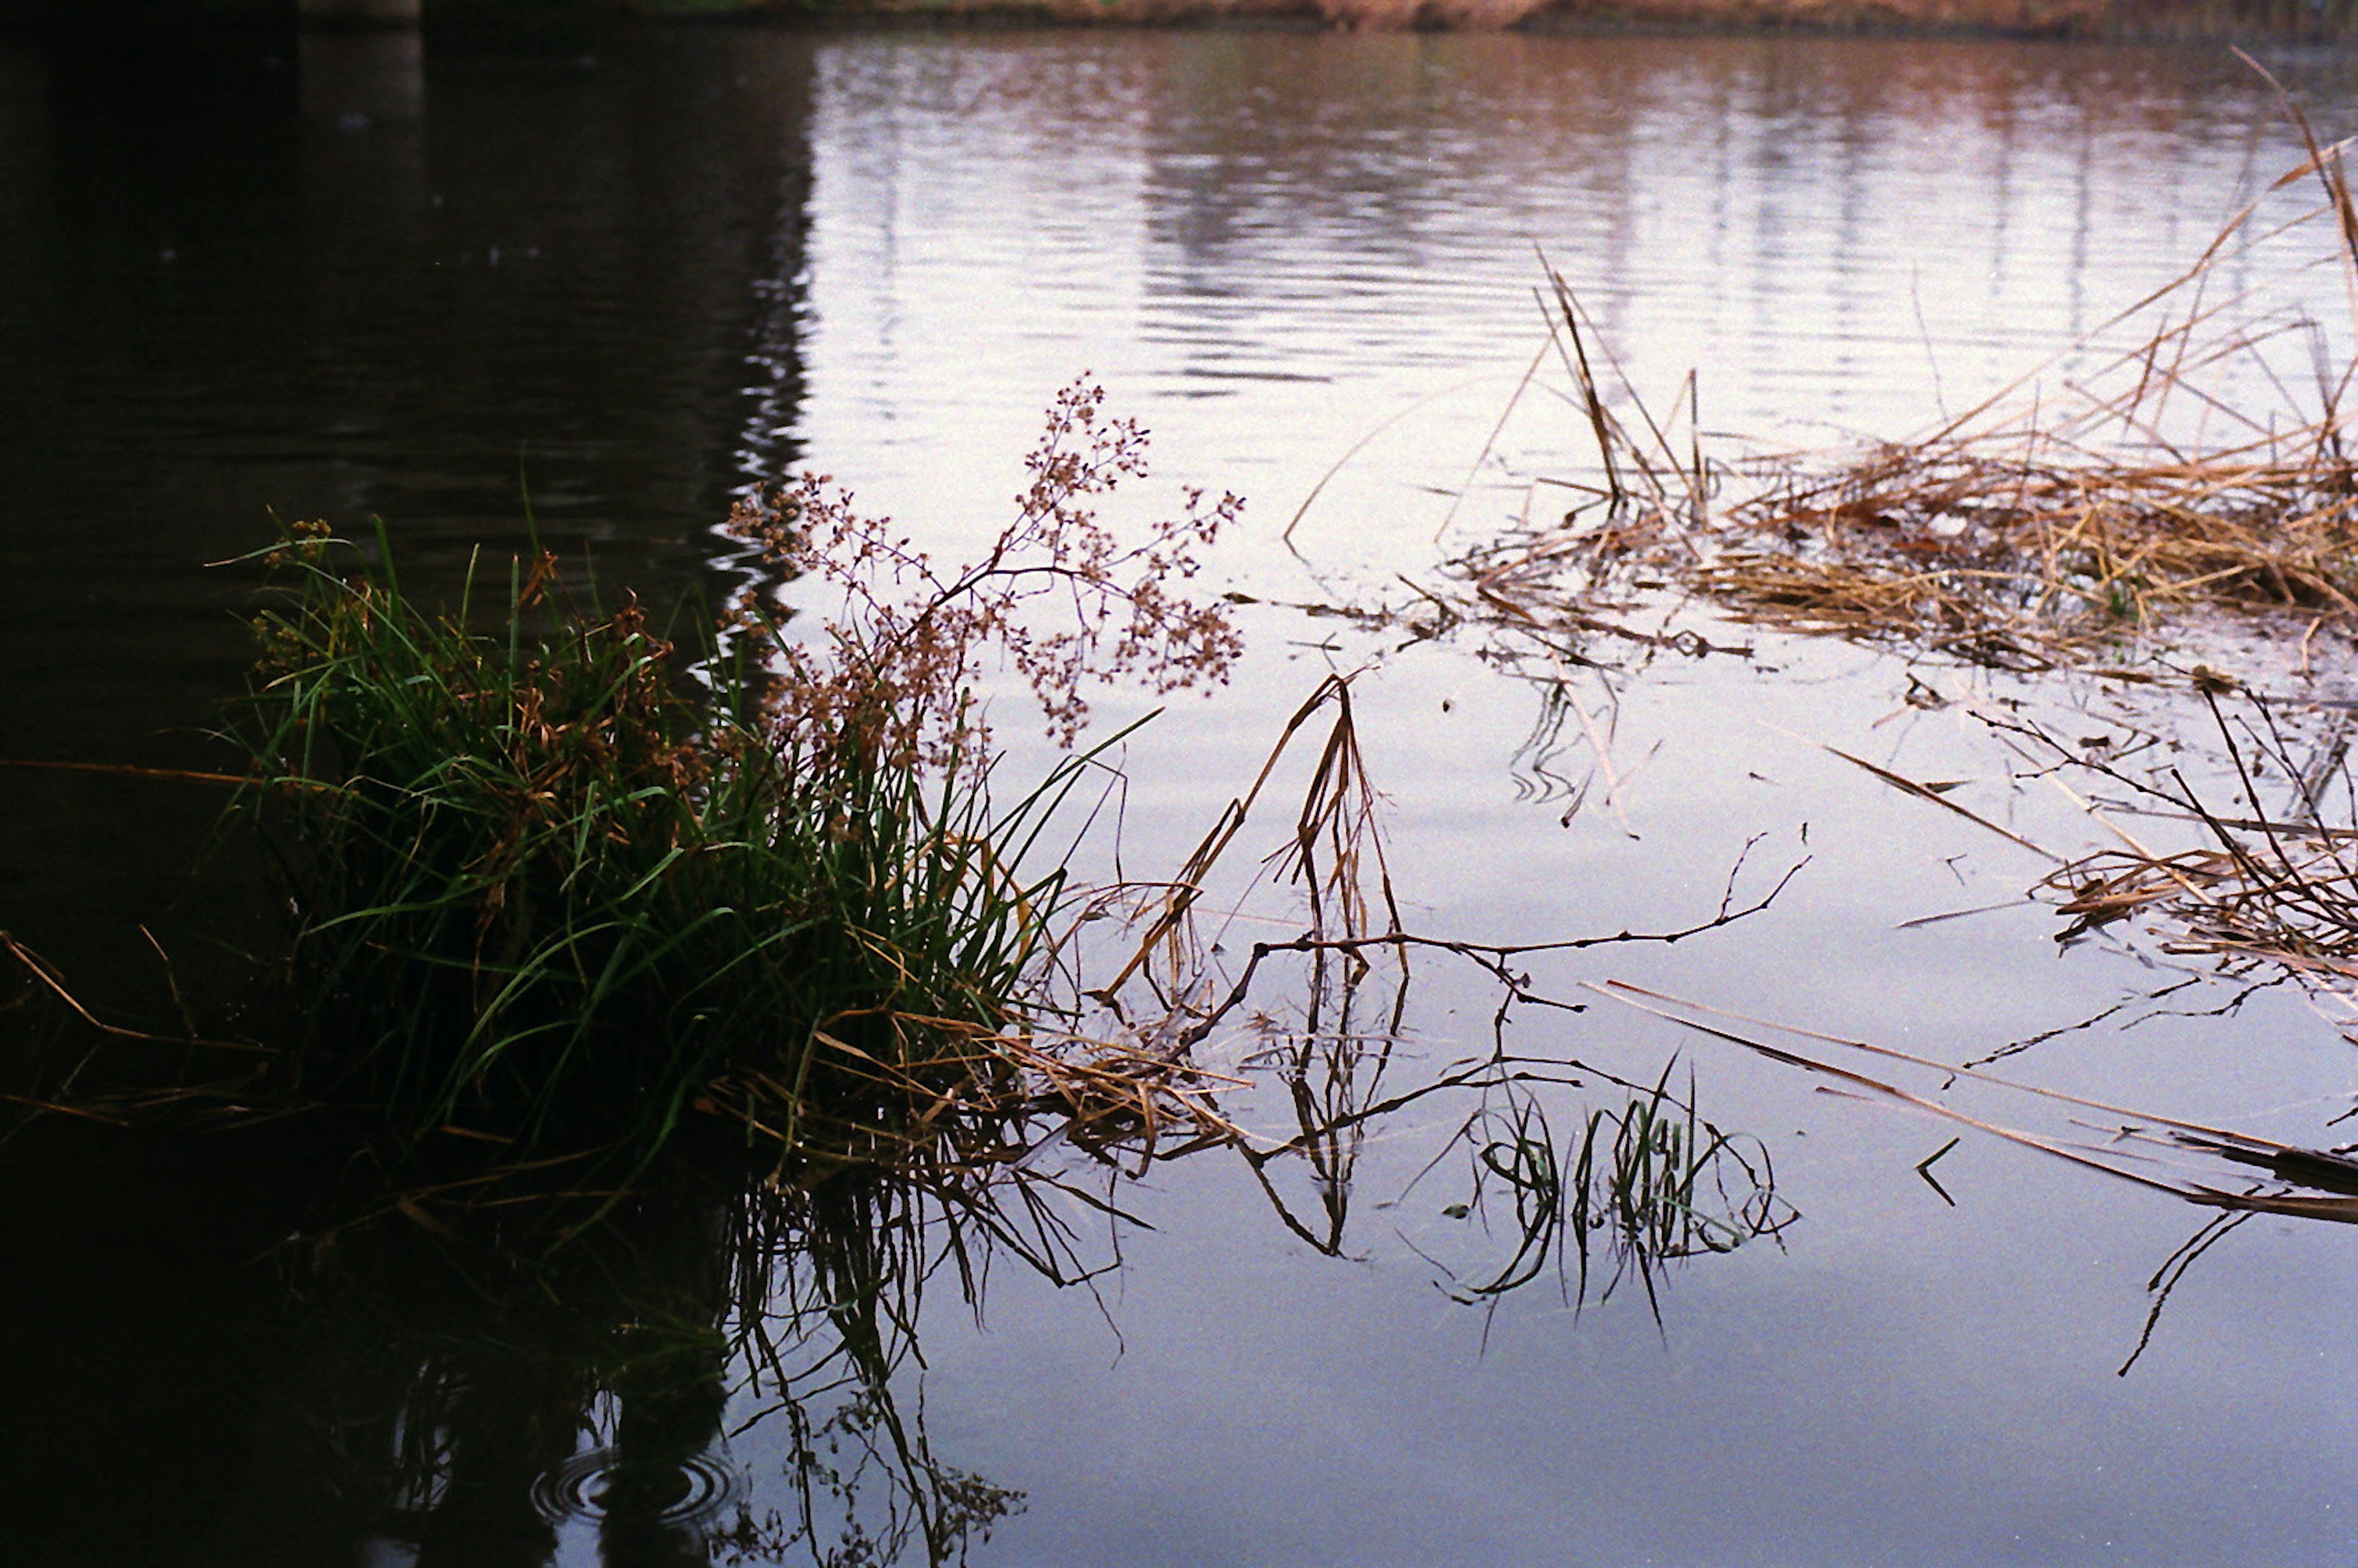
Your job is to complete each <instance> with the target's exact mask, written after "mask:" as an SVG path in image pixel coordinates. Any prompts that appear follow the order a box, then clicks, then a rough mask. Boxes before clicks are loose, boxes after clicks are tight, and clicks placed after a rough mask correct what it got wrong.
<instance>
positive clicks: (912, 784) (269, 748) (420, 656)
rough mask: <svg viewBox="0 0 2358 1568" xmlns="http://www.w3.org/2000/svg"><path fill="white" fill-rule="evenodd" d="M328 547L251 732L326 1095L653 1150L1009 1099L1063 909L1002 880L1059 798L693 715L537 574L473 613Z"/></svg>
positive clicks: (294, 582)
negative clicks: (914, 1102)
mask: <svg viewBox="0 0 2358 1568" xmlns="http://www.w3.org/2000/svg"><path fill="white" fill-rule="evenodd" d="M335 548H336V546H333V545H332V544H331V543H330V541H328V540H327V539H326V538H325V537H324V536H323V535H321V534H320V533H319V532H316V531H314V532H310V533H306V534H301V535H297V536H296V537H295V538H294V539H293V540H292V541H291V542H290V544H289V546H287V548H284V549H282V550H280V551H278V552H276V559H277V562H278V564H279V566H280V567H281V568H282V572H283V574H284V581H285V585H286V587H287V589H288V592H289V600H288V602H287V603H286V604H285V606H284V607H282V608H278V609H274V610H272V611H269V612H267V613H265V615H263V616H262V617H261V618H260V621H259V622H258V630H259V633H260V635H261V638H262V642H263V646H264V650H265V656H264V660H263V663H262V666H261V670H260V674H259V677H258V679H257V682H256V684H255V687H254V692H253V695H252V697H251V699H250V701H249V702H248V703H247V705H246V707H245V708H244V711H243V723H242V724H240V725H239V726H238V727H237V729H236V733H237V735H238V736H239V738H240V739H241V741H243V743H244V744H245V746H246V747H247V749H248V750H249V751H250V752H251V765H252V770H253V780H254V782H253V784H251V786H250V787H249V790H248V798H249V801H250V804H251V805H252V806H254V808H255V809H256V810H257V812H258V814H259V815H260V816H261V818H262V820H263V821H264V822H265V824H266V826H267V829H268V831H269V834H270V837H271V838H272V841H273V842H274V843H275V844H276V846H278V847H279V848H280V849H281V851H282V859H283V862H284V865H285V867H286V871H287V879H288V890H289V894H290V901H291V906H292V909H293V911H294V914H295V919H296V929H295V932H294V935H293V940H292V943H291V945H290V947H289V957H288V960H287V965H286V971H285V979H286V980H287V984H286V985H285V986H284V988H283V990H284V994H285V996H286V997H287V999H289V1000H290V1001H291V1003H292V1004H293V1006H294V1008H295V1011H297V1013H298V1014H299V1016H300V1019H301V1022H302V1025H303V1027H302V1028H301V1030H300V1042H301V1048H300V1049H299V1050H298V1051H297V1052H296V1053H295V1059H296V1060H297V1063H298V1064H299V1071H300V1072H302V1073H303V1074H305V1075H306V1076H307V1077H308V1083H307V1086H306V1087H307V1088H308V1090H309V1091H310V1092H312V1093H314V1094H317V1095H319V1096H322V1097H326V1098H334V1099H338V1100H345V1101H364V1102H366V1103H370V1104H373V1105H382V1106H384V1107H386V1108H389V1109H391V1110H393V1111H394V1112H395V1113H396V1114H397V1115H398V1116H399V1117H400V1118H401V1119H404V1120H405V1121H406V1122H409V1123H412V1124H414V1125H416V1126H417V1127H419V1128H432V1127H436V1126H439V1125H443V1124H446V1123H454V1122H455V1123H460V1124H463V1125H467V1126H470V1127H477V1128H482V1129H484V1130H492V1131H496V1132H498V1133H500V1134H502V1135H503V1136H527V1137H529V1136H536V1135H538V1134H540V1133H542V1132H545V1131H546V1130H549V1129H551V1128H552V1127H555V1126H557V1125H560V1124H561V1125H563V1126H565V1127H567V1128H568V1130H573V1131H579V1130H580V1129H581V1127H582V1126H583V1125H584V1124H590V1125H593V1126H595V1127H596V1128H597V1129H598V1130H600V1131H607V1132H613V1133H617V1134H638V1135H642V1136H653V1137H656V1138H660V1137H662V1136H665V1135H666V1134H668V1133H669V1131H671V1130H673V1129H674V1128H675V1127H676V1124H677V1123H678V1122H679V1120H680V1119H681V1118H682V1117H683V1116H684V1115H685V1114H686V1113H687V1112H688V1111H689V1110H690V1109H691V1108H694V1107H697V1106H698V1104H699V1102H701V1104H702V1105H703V1107H704V1108H707V1109H722V1110H726V1111H729V1112H731V1113H733V1114H736V1115H738V1116H740V1117H741V1118H742V1119H745V1120H747V1121H749V1122H752V1123H753V1124H755V1125H760V1126H765V1127H768V1128H770V1129H771V1130H775V1131H778V1132H779V1133H780V1135H781V1136H791V1129H792V1119H793V1118H795V1116H797V1115H798V1114H799V1113H800V1110H801V1108H802V1106H803V1105H804V1103H805V1102H806V1100H809V1099H811V1098H814V1097H817V1098H823V1099H825V1100H826V1101H827V1103H828V1104H830V1105H831V1106H837V1107H840V1106H842V1105H844V1104H846V1103H847V1102H851V1101H857V1100H859V1099H860V1098H863V1097H867V1098H873V1097H874V1096H876V1095H878V1094H880V1093H885V1092H889V1091H890V1090H892V1088H893V1087H896V1086H897V1087H903V1088H907V1087H917V1086H922V1085H925V1084H928V1083H931V1084H936V1085H938V1084H940V1083H941V1082H942V1081H943V1080H945V1079H946V1078H947V1079H957V1080H969V1079H977V1078H980V1079H983V1080H986V1081H987V1080H988V1079H989V1078H990V1076H991V1075H992V1074H993V1072H994V1071H996V1070H1000V1069H999V1067H998V1065H997V1064H996V1061H995V1056H994V1052H993V1049H992V1042H994V1041H995V1040H998V1039H999V1038H1000V1037H1001V1035H1002V1034H1003V1033H1007V1032H1010V1031H1013V1030H1018V1029H1020V1027H1021V1018H1020V1012H1021V1009H1020V1008H1019V1006H1018V1004H1017V998H1018V997H1019V996H1020V995H1021V994H1022V990H1023V986H1024V979H1025V975H1026V970H1027V968H1028V967H1029V966H1031V964H1032V963H1033V960H1034V958H1035V957H1038V956H1039V955H1040V953H1041V952H1042V950H1043V946H1044V941H1045V937H1046V932H1047V928H1048V922H1049V921H1050V919H1051V918H1052V917H1053V916H1054V914H1055V911H1056V910H1057V908H1058V906H1059V903H1060V895H1061V893H1062V891H1063V887H1064V877H1063V873H1062V871H1057V870H1051V871H1047V872H1046V873H1044V875H1041V876H1038V877H1036V878H1033V880H1031V881H1022V880H1020V879H1019V878H1018V877H1017V875H1016V874H1015V873H1014V872H1013V871H1012V870H1011V864H1010V860H1011V854H1012V850H1011V848H1010V847H1011V846H1014V845H1016V844H1017V843H1018V841H1019V839H1020V838H1021V836H1022V832H1023V830H1024V827H1025V824H1026V822H1027V820H1029V819H1031V818H1033V816H1036V814H1037V810H1038V808H1039V807H1040V806H1042V804H1043V803H1044V800H1045V798H1046V797H1045V796H1044V795H1033V796H1031V797H1029V798H1028V799H1027V800H1026V801H1025V802H1024V803H1022V805H1021V806H1018V807H1017V808H1016V809H1015V810H1014V811H1013V812H1011V813H1010V814H1007V815H1004V816H994V815H993V813H992V810H991V807H990V802H989V799H988V795H987V792H986V791H985V789H984V788H983V777H982V773H981V771H980V770H979V769H974V768H965V767H957V766H952V767H948V768H946V769H941V770H938V771H934V772H930V773H929V772H926V771H924V770H918V769H914V768H910V767H906V766H900V765H895V764H894V762H893V761H892V759H890V758H887V757H883V756H881V755H880V754H878V753H877V752H875V751H874V750H873V749H871V748H863V747H862V746H860V745H859V744H856V743H854V742H851V741H843V740H840V739H836V740H832V741H831V740H830V738H829V737H827V736H826V735H822V734H818V733H816V732H814V731H812V730H807V729H804V728H798V727H795V726H791V725H784V726H782V725H779V724H776V723H774V722H771V721H770V720H769V719H768V717H767V713H766V710H765V709H764V708H763V705H762V703H761V702H760V701H759V700H758V698H757V696H756V695H755V691H754V689H753V687H751V686H749V685H748V684H746V683H741V682H731V681H730V680H728V679H726V678H723V679H721V680H720V681H719V684H718V686H717V688H716V689H714V690H711V691H709V692H698V691H696V690H694V689H693V688H692V687H689V686H688V685H687V683H686V680H685V677H684V674H683V671H682V670H681V668H680V667H679V662H678V660H677V658H676V653H675V650H674V648H673V646H672V644H671V643H668V642H666V641H665V640H664V639H662V638H661V637H659V636H657V635H656V633H654V631H653V630H652V629H651V628H650V626H649V624H648V622H647V619H646V617H645V615H644V612H643V611H641V610H640V609H639V607H638V606H637V605H636V604H635V603H634V602H631V601H627V600H626V601H625V602H624V603H623V604H622V607H621V608H620V609H617V610H614V611H601V610H599V609H597V608H594V607H585V606H584V605H583V604H581V603H580V602H579V601H577V600H575V599H574V598H573V597H572V596H570V595H569V594H568V592H566V591H565V590H564V589H562V588H561V587H560V585H559V584H558V582H557V577H556V562H555V560H554V558H553V557H546V556H544V557H542V558H541V559H540V561H539V562H538V563H537V564H536V565H535V566H534V567H533V568H531V569H530V570H529V571H528V572H518V573H517V574H515V575H514V577H512V579H511V582H510V584H509V591H508V592H507V594H506V595H505V599H504V602H503V605H502V606H501V607H500V609H499V611H497V612H496V613H494V614H492V615H490V616H487V617H479V616H476V615H474V614H473V613H472V612H471V609H470V608H469V607H466V606H463V605H462V607H461V608H460V610H459V611H456V612H454V613H451V614H448V615H438V614H435V613H432V612H429V611H427V610H425V609H424V608H421V607H420V606H419V605H417V604H416V603H415V602H413V601H412V600H409V599H408V598H406V596H405V595H404V594H403V593H402V591H401V589H400V588H399V585H398V583H397V581H396V579H395V578H394V577H393V575H392V574H391V573H390V571H384V572H371V571H368V570H365V569H359V568H353V569H351V570H338V569H335V568H334V567H332V566H331V564H330V552H331V551H332V550H334V549H335ZM468 597H469V598H470V599H472V598H473V597H474V596H473V594H472V593H470V595H469V596H468ZM478 620H481V621H483V622H486V624H483V625H481V626H479V625H477V624H476V623H475V622H477V621H478ZM724 1082H726V1083H727V1084H728V1085H730V1086H732V1087H731V1088H730V1090H729V1091H727V1092H726V1093H725V1094H724V1097H723V1098H725V1099H726V1100H727V1103H726V1104H721V1103H719V1102H716V1100H715V1099H714V1098H713V1096H714V1094H715V1093H716V1091H717V1090H718V1089H719V1086H720V1085H721V1084H723V1083H724ZM782 1117H783V1118H785V1119H787V1124H786V1126H784V1127H783V1128H781V1127H779V1126H777V1120H778V1119H779V1118H782Z"/></svg>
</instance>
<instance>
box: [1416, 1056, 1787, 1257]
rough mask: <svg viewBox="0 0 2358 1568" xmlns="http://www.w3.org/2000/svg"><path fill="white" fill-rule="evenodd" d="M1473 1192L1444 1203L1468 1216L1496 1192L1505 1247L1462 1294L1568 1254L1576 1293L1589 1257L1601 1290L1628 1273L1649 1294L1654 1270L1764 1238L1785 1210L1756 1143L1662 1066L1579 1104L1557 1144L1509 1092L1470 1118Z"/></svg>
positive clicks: (1532, 1105)
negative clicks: (1679, 1089) (1635, 1085)
mask: <svg viewBox="0 0 2358 1568" xmlns="http://www.w3.org/2000/svg"><path fill="white" fill-rule="evenodd" d="M1466 1139H1467V1141H1469V1142H1470V1143H1471V1144H1472V1146H1473V1148H1474V1177H1475V1192H1474V1196H1473V1198H1472V1199H1471V1200H1470V1201H1469V1202H1467V1203H1466V1204H1463V1205H1454V1206H1452V1207H1451V1210H1450V1212H1451V1213H1452V1214H1454V1215H1456V1216H1458V1217H1471V1216H1472V1215H1473V1214H1474V1213H1475V1212H1476V1211H1477V1210H1487V1207H1488V1206H1489V1205H1490V1204H1491V1202H1492V1199H1493V1194H1494V1193H1496V1192H1497V1191H1498V1190H1499V1189H1503V1191H1504V1193H1505V1195H1506V1198H1507V1203H1508V1205H1509V1206H1510V1208H1511V1211H1512V1212H1511V1216H1510V1219H1509V1234H1510V1235H1511V1236H1513V1237H1514V1238H1515V1249H1514V1252H1513V1255H1512V1256H1511V1257H1509V1259H1508V1260H1507V1262H1506V1263H1505V1265H1504V1266H1502V1267H1501V1268H1500V1269H1498V1271H1497V1272H1496V1273H1495V1274H1493V1275H1492V1276H1490V1277H1489V1278H1488V1279H1487V1280H1485V1281H1481V1282H1479V1283H1476V1284H1472V1285H1466V1286H1464V1287H1462V1289H1461V1291H1460V1292H1459V1293H1460V1295H1461V1299H1465V1300H1468V1301H1479V1300H1483V1299H1487V1298H1495V1297H1497V1296H1499V1295H1502V1294H1504V1293H1506V1292H1509V1291H1511V1290H1514V1289H1516V1288H1517V1287H1519V1286H1521V1285H1524V1284H1527V1283H1529V1282H1530V1281H1532V1280H1533V1279H1536V1278H1537V1277H1538V1276H1539V1275H1540V1274H1541V1271H1543V1270H1545V1269H1546V1268H1548V1267H1549V1265H1550V1264H1551V1263H1554V1264H1555V1265H1556V1266H1558V1267H1562V1266H1563V1263H1564V1262H1565V1261H1566V1259H1567V1256H1568V1257H1569V1259H1570V1260H1571V1262H1572V1264H1573V1268H1572V1270H1571V1275H1572V1282H1573V1284H1574V1291H1575V1299H1581V1300H1585V1299H1586V1297H1587V1296H1588V1294H1589V1290H1590V1281H1591V1277H1592V1276H1591V1269H1592V1265H1595V1266H1597V1267H1609V1270H1610V1271H1609V1272H1608V1273H1607V1274H1606V1278H1605V1282H1604V1284H1603V1287H1602V1289H1601V1290H1600V1291H1599V1292H1598V1294H1599V1296H1600V1297H1602V1296H1609V1295H1610V1294H1611V1293H1612V1292H1613V1291H1614V1290H1615V1289H1616V1288H1617V1286H1618V1285H1619V1284H1620V1283H1621V1282H1622V1281H1625V1280H1626V1279H1628V1277H1630V1276H1631V1275H1633V1274H1634V1275H1635V1276H1636V1277H1637V1279H1638V1281H1639V1283H1641V1284H1642V1285H1643V1286H1644V1287H1645V1290H1646V1295H1647V1299H1648V1300H1649V1301H1654V1300H1655V1291H1654V1280H1655V1273H1656V1271H1657V1270H1658V1269H1659V1268H1660V1266H1661V1265H1662V1264H1664V1263H1667V1262H1671V1261H1674V1260H1679V1259H1682V1258H1692V1257H1695V1256H1698V1255H1701V1254H1705V1253H1715V1252H1732V1251H1734V1250H1735V1249H1736V1248H1737V1247H1739V1246H1741V1245H1743V1244H1744V1243H1745V1242H1746V1241H1748V1240H1752V1239H1755V1238H1759V1237H1763V1236H1774V1235H1776V1234H1777V1233H1778V1232H1779V1230H1781V1229H1782V1228H1783V1227H1784V1226H1785V1225H1786V1224H1787V1223H1788V1222H1789V1221H1790V1219H1791V1217H1792V1210H1791V1209H1790V1207H1788V1206H1786V1205H1785V1204H1784V1203H1783V1201H1782V1200H1781V1199H1779V1197H1778V1195H1777V1183H1776V1174H1775V1170H1774V1167H1773V1166H1772V1164H1771V1162H1770V1161H1769V1158H1768V1148H1767V1146H1766V1145H1764V1144H1762V1143H1761V1142H1759V1141H1758V1140H1757V1139H1748V1138H1741V1139H1740V1138H1738V1137H1736V1136H1735V1135H1732V1134H1730V1133H1727V1132H1725V1131H1723V1130H1720V1129H1719V1128H1717V1127H1714V1126H1713V1125H1712V1124H1711V1123H1710V1122H1707V1121H1704V1119H1702V1118H1701V1117H1700V1116H1698V1115H1697V1114H1696V1111H1695V1108H1694V1103H1693V1096H1692V1094H1690V1096H1689V1097H1688V1098H1686V1099H1684V1100H1682V1099H1679V1098H1676V1097H1674V1096H1673V1095H1671V1092H1670V1073H1669V1070H1668V1069H1667V1068H1666V1069H1665V1070H1664V1072H1663V1075H1662V1076H1661V1078H1660V1080H1659V1081H1658V1082H1657V1083H1656V1084H1655V1085H1654V1087H1652V1088H1651V1089H1650V1090H1648V1091H1645V1092H1642V1093H1639V1094H1637V1095H1634V1096H1632V1097H1631V1098H1629V1099H1628V1101H1627V1102H1626V1103H1625V1104H1623V1105H1621V1106H1620V1107H1618V1108H1614V1107H1607V1106H1599V1107H1596V1108H1592V1109H1591V1110H1590V1111H1589V1113H1588V1118H1587V1120H1586V1121H1585V1124H1584V1125H1583V1126H1582V1129H1581V1131H1580V1134H1579V1137H1578V1139H1577V1141H1565V1142H1563V1143H1561V1144H1560V1143H1559V1141H1558V1140H1557V1139H1556V1138H1555V1137H1554V1135H1553V1134H1552V1130H1550V1128H1549V1127H1548V1124H1547V1119H1546V1117H1545V1115H1544V1113H1543V1112H1542V1111H1541V1108H1540V1107H1539V1105H1538V1103H1537V1101H1536V1100H1534V1099H1531V1098H1526V1097H1518V1098H1514V1099H1512V1100H1510V1101H1509V1103H1508V1104H1507V1105H1506V1106H1505V1107H1504V1108H1500V1109H1498V1110H1494V1111H1490V1112H1487V1113H1485V1114H1484V1115H1483V1116H1481V1117H1478V1118H1476V1120H1475V1121H1474V1122H1472V1123H1470V1124H1469V1125H1468V1127H1467V1129H1466Z"/></svg>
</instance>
